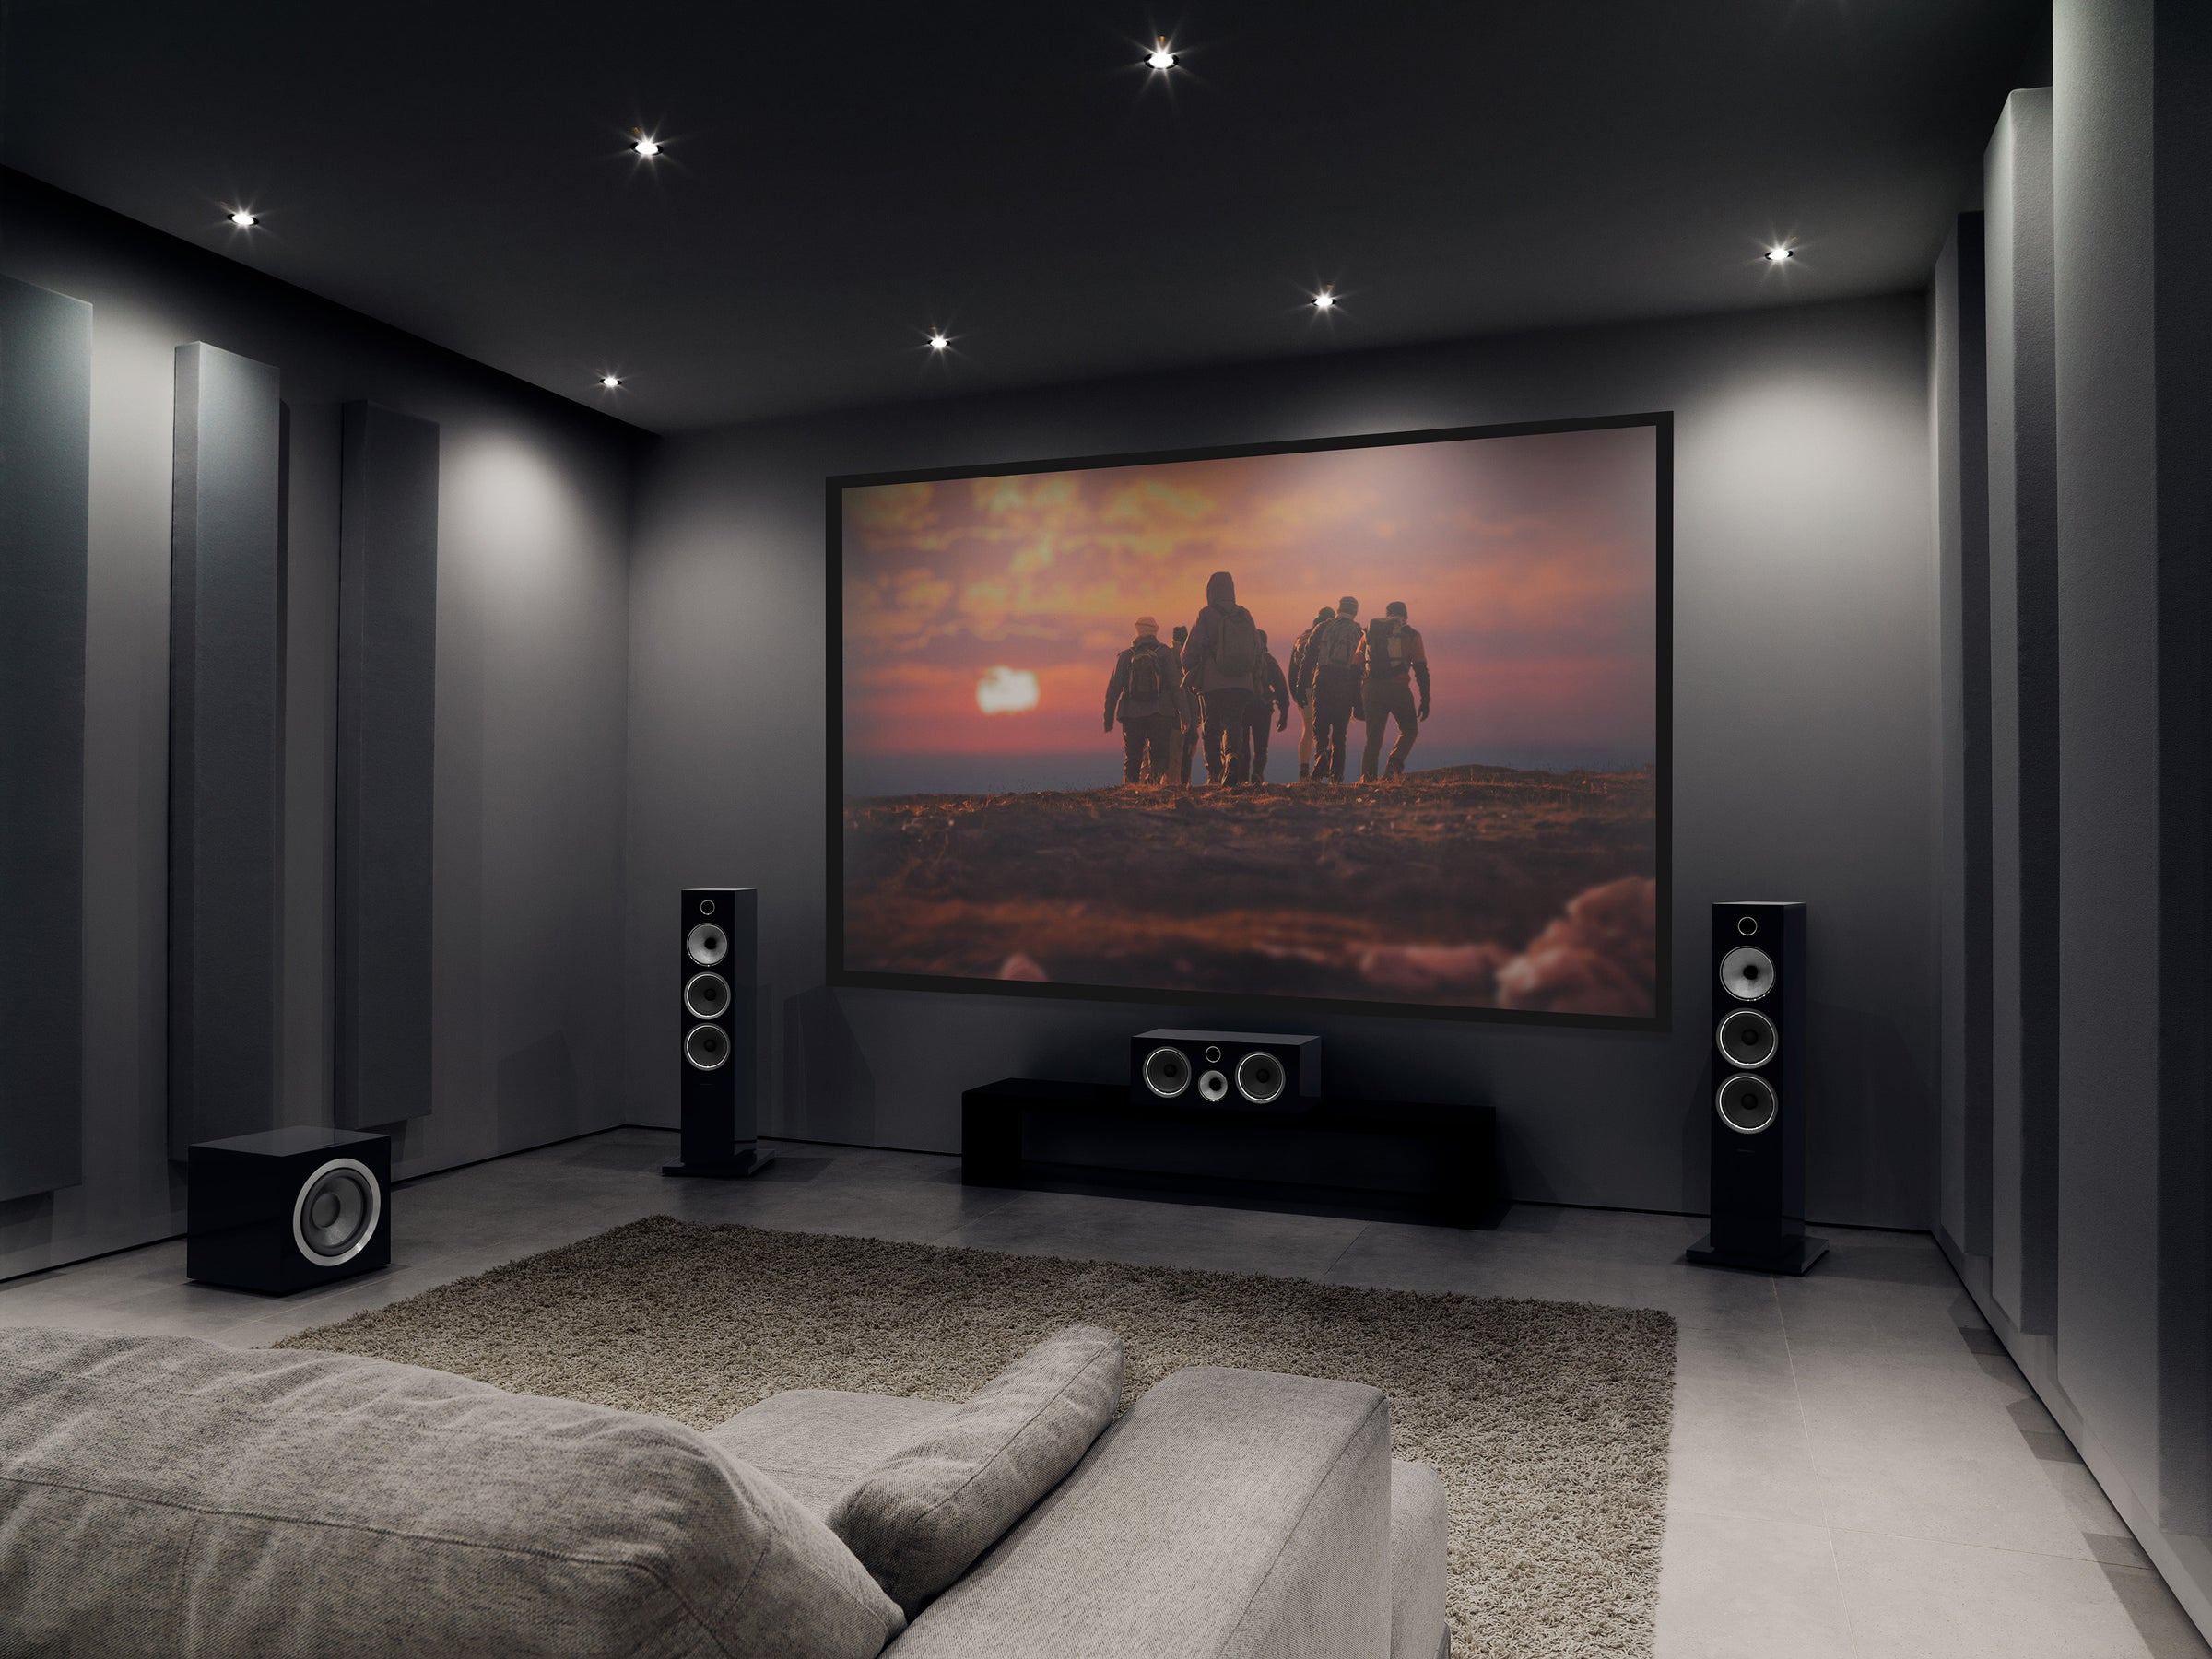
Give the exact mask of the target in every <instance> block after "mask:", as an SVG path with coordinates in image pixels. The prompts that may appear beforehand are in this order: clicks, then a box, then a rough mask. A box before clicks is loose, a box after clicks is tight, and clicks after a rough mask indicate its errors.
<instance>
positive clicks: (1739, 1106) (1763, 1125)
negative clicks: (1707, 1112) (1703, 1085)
mask: <svg viewBox="0 0 2212 1659" xmlns="http://www.w3.org/2000/svg"><path fill="white" fill-rule="evenodd" d="M1712 1105H1713V1110H1714V1111H1716V1112H1719V1113H1720V1114H1721V1122H1722V1123H1724V1124H1727V1125H1728V1127H1729V1128H1731V1129H1733V1130H1735V1132H1736V1133H1737V1134H1738V1135H1758V1134H1760V1133H1761V1132H1763V1131H1765V1130H1767V1129H1771V1128H1772V1127H1773V1124H1774V1119H1775V1116H1776V1115H1777V1114H1778V1113H1779V1112H1781V1110H1782V1108H1781V1105H1780V1103H1779V1102H1778V1101H1777V1100H1775V1099H1774V1090H1773V1089H1772V1088H1771V1087H1769V1085H1768V1083H1767V1080H1766V1079H1765V1078H1764V1077H1750V1076H1748V1075H1746V1076H1742V1077H1730V1078H1729V1079H1728V1080H1727V1081H1726V1082H1725V1083H1723V1084H1722V1085H1721V1086H1720V1088H1718V1089H1716V1090H1714V1092H1713V1097H1712Z"/></svg>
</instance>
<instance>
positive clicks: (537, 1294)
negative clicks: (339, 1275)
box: [277, 1216, 1675, 1659]
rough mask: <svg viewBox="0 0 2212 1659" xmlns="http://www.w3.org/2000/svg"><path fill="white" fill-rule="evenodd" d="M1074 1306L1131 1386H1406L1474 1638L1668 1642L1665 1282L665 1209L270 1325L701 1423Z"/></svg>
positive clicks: (1645, 1646) (916, 1388)
mask: <svg viewBox="0 0 2212 1659" xmlns="http://www.w3.org/2000/svg"><path fill="white" fill-rule="evenodd" d="M1077 1321H1085V1322H1088V1323H1090V1324H1100V1325H1104V1326H1106V1327H1107V1328H1108V1329H1110V1330H1114V1331H1118V1332H1120V1333H1121V1334H1122V1336H1123V1338H1124V1341H1125V1342H1126V1343H1127V1345H1128V1388H1127V1394H1126V1396H1125V1398H1124V1405H1125V1404H1127V1401H1128V1400H1130V1399H1134V1398H1135V1396H1136V1395H1137V1394H1141V1393H1142V1392H1143V1391H1144V1390H1145V1389H1146V1388H1147V1387H1149V1386H1150V1385H1151V1384H1152V1383H1154V1382H1158V1381H1159V1379H1160V1378H1161V1377H1163V1376H1165V1375H1167V1373H1168V1372H1170V1371H1174V1370H1176V1369H1178V1368H1179V1367H1182V1366H1185V1365H1234V1366H1246V1367H1250V1368H1252V1369H1254V1370H1259V1371H1290V1372H1297V1373H1300V1374H1303V1375H1306V1376H1313V1377H1345V1378H1351V1379H1354V1380H1356V1381H1359V1382H1370V1383H1372V1384H1373V1385H1374V1386H1376V1387H1378V1388H1380V1389H1382V1390H1383V1391H1384V1392H1385V1393H1386V1394H1389V1396H1390V1415H1391V1433H1392V1438H1393V1441H1394V1449H1395V1453H1396V1455H1398V1456H1399V1457H1402V1458H1407V1459H1412V1460H1415V1461H1418V1462H1422V1463H1427V1464H1431V1465H1435V1466H1436V1467H1437V1468H1439V1469H1441V1470H1442V1471H1443V1476H1444V1482H1445V1487H1446V1489H1447V1491H1448V1493H1449V1495H1450V1501H1451V1517H1452V1524H1451V1592H1450V1596H1451V1618H1452V1631H1453V1652H1454V1653H1457V1654H1461V1655H1466V1656H1469V1659H1473V1656H1476V1655H1481V1656H1484V1659H1507V1656H1509V1655H1510V1656H1511V1659H1535V1656H1537V1655H1543V1656H1546V1659H1549V1656H1550V1655H1562V1656H1564V1655H1570V1654H1571V1655H1587V1654H1594V1653H1608V1654H1609V1653H1622V1654H1637V1655H1642V1654H1648V1653H1651V1651H1652V1618H1653V1606H1654V1604H1655V1603H1656V1601H1657V1597H1658V1587H1659V1539H1660V1533H1661V1530H1662V1526H1663V1524H1664V1519H1665V1503H1666V1456H1667V1434H1668V1424H1669V1418H1670V1415H1671V1408H1672V1402H1673V1394H1674V1365H1675V1322H1674V1320H1673V1318H1672V1316H1671V1315H1668V1314H1666V1313H1663V1312H1656V1311H1654V1310H1651V1309H1642V1308H1605V1307H1595V1306H1592V1305H1590V1304H1588V1303H1583V1302H1551V1301H1528V1300H1505V1299H1493V1298H1486V1297H1471V1296H1454V1295H1429V1294H1423V1293H1419V1292H1416V1291H1410V1290H1371V1289H1361V1288H1352V1287H1347V1286H1338V1285H1322V1284H1315V1283H1313V1282H1312V1281H1311V1280H1307V1279H1297V1278H1276V1277H1264V1276H1260V1275H1254V1274H1232V1273H1206V1272H1196V1271H1191V1270H1186V1269H1180V1268H1166V1267H1132V1266H1124V1265H1121V1264H1119V1263H1114V1262H1087V1261H1066V1260H1062V1259H1059V1258H1056V1257H1042V1256H1022V1255H1006V1254H1001V1253H996V1252H992V1251H982V1250H947V1249H941V1248H938V1247H936V1246H933V1245H926V1244H900V1243H892V1242H888V1241H884V1240H880V1239H865V1238H843V1237H831V1236H829V1235H825V1234H821V1233H804V1232H782V1231H775V1230H765V1229H761V1228H755V1227H742V1226H726V1227H700V1226H695V1225H692V1224H690V1223H687V1222H682V1221H677V1220H674V1219H672V1218H668V1217H665V1216H654V1217H650V1218H647V1219H645V1220H642V1221H635V1222H632V1223H630V1224H629V1226H627V1227H618V1228H616V1229H615V1230H612V1231H611V1232H606V1233H601V1234H600V1235H598V1236H597V1237H596V1238H591V1239H585V1240H583V1241H581V1242H579V1243H576V1244H571V1245H569V1246H567V1247H565V1248H563V1249H559V1250H553V1251H548V1252H547V1253H544V1254H542V1255H535V1256H530V1257H526V1258H524V1260H521V1261H518V1262H512V1263H510V1264H509V1265H506V1266H504V1267H498V1268H494V1269H493V1270H492V1271H490V1272H488V1273H484V1274H479V1275H477V1277H474V1278H467V1279H462V1280H459V1281H457V1282H455V1283H453V1284H451V1285H445V1286H441V1287H440V1288H437V1289H435V1290H427V1291H425V1292H423V1293H422V1294H421V1295H419V1296H414V1297H410V1298H408V1299H407V1300H405V1301H400V1302H394V1304H393V1305H392V1306H390V1307H388V1308H383V1309H380V1310H378V1311H377V1312H371V1313H360V1314H357V1315H355V1316H354V1317H353V1318H351V1319H347V1320H343V1321H340V1322H339V1323H337V1324H330V1325H324V1326H323V1327H321V1328H320V1329H317V1330H312V1331H303V1332H301V1333H300V1335H297V1336H293V1337H291V1338H288V1340H287V1341H285V1342H282V1343H279V1344H277V1347H306V1348H326V1349H336V1350H340V1351H343V1352H346V1353H354V1354H370V1355H375V1356H377V1357H380V1358H382V1359H398V1360H404V1361H406V1362H407V1363H409V1364H414V1365H428V1366H435V1367H437V1368H438V1369H439V1370H441V1371H459V1372H462V1373H464V1374H465V1375H468V1376H472V1377H480V1378H482V1379H484V1380H485V1381H487V1382H496V1383H498V1384H499V1385H500V1386H501V1387H503V1388H509V1389H514V1390H518V1391H521V1392H524V1393H528V1394H558V1395H562V1396H565V1397H567V1398H571V1399H578V1400H592V1401H597V1402H600V1403H602V1404H604V1405H608V1406H621V1407H623V1408H625V1409H628V1410H632V1411H652V1412H659V1413H661V1414H663V1415H664V1416H666V1417H672V1418H677V1419H678V1420H679V1421H682V1422H685V1423H688V1424H690V1425H692V1426H693V1427H695V1428H700V1429H705V1428H710V1427H712V1425H713V1424H715V1423H718V1422H720V1421H722V1420H723V1418H726V1417H729V1416H731V1415H732V1414H733V1413H735V1412H737V1411H740V1410H742V1409H743V1408H744V1407H746V1406H750V1405H751V1404H752V1403H753V1402H754V1401H756V1400H758V1399H760V1398H762V1397H764V1396H765V1395H768V1394H774V1393H776V1392H777V1391H778V1390H780V1389H785V1388H847V1389H860V1390H865V1391H867V1392H870V1393H875V1394H902V1395H911V1396H917V1397H924V1398H930V1399H943V1400H964V1399H966V1398H967V1397H968V1396H969V1395H970V1394H972V1393H974V1391H975V1390H976V1389H978V1388H979V1387H981V1386H982V1384H983V1383H984V1382H988V1381H989V1380H990V1379H991V1377H992V1376H993V1375H994V1374H995V1373H996V1372H997V1371H999V1370H1000V1368H1002V1367H1003V1366H1005V1365H1006V1363H1007V1362H1008V1361H1010V1360H1011V1359H1014V1358H1015V1357H1016V1356H1017V1355H1018V1354H1020V1353H1021V1352H1022V1351H1023V1350H1024V1349H1026V1348H1028V1347H1030V1345H1031V1344H1032V1343H1034V1342H1036V1341H1038V1340H1039V1339H1041V1338H1042V1337H1043V1336H1045V1335H1049V1334H1050V1333H1051V1332H1053V1331H1054V1330H1056V1329H1058V1328H1059V1327H1060V1326H1062V1325H1065V1324H1073V1323H1075V1322H1077Z"/></svg>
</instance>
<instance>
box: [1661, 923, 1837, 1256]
mask: <svg viewBox="0 0 2212 1659" xmlns="http://www.w3.org/2000/svg"><path fill="white" fill-rule="evenodd" d="M1805 915H1806V912H1805V906H1804V905H1803V904H1800V903H1786V904H1785V903H1773V904H1754V903H1736V904H1716V905H1714V906H1713V907H1712V979H1711V980H1710V981H1709V982H1708V984H1709V986H1710V991H1711V996H1712V1022H1711V1024H1712V1051H1711V1052H1712V1068H1711V1071H1710V1073H1709V1074H1708V1084H1707V1087H1706V1088H1703V1089H1700V1095H1702V1096H1704V1097H1705V1098H1706V1099H1707V1100H1709V1101H1710V1106H1711V1110H1710V1112H1709V1113H1708V1116H1707V1120H1706V1121H1707V1126H1708V1133H1709V1135H1710V1136H1711V1146H1712V1231H1711V1232H1709V1233H1707V1234H1706V1235H1705V1237H1703V1238H1702V1239H1700V1240H1699V1241H1697V1242H1696V1243H1695V1244H1692V1245H1691V1246H1690V1247H1689V1251H1688V1255H1689V1259H1690V1260H1691V1261H1693V1262H1698V1263H1701V1264H1704V1265H1708V1266H1719V1267H1748V1268H1754V1269H1757V1270H1759V1271H1761V1272H1766V1273H1803V1272H1804V1271H1805V1270H1806V1268H1808V1267H1810V1266H1811V1265H1813V1264H1814V1263H1815V1262H1817V1261H1818V1260H1819V1259H1820V1258H1821V1256H1823V1255H1824V1254H1826V1253H1827V1252H1828V1243H1827V1241H1825V1240H1822V1239H1814V1238H1808V1237H1806V1231H1805V1120H1806V1095H1807V1093H1808V1091H1809V1087H1810V1078H1809V1077H1808V1075H1807V1067H1806V1049H1807V1044H1806V1035H1807V1032H1806V1009H1807V1006H1808V1003H1807V999H1806V957H1805V928H1806V920H1805Z"/></svg>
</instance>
